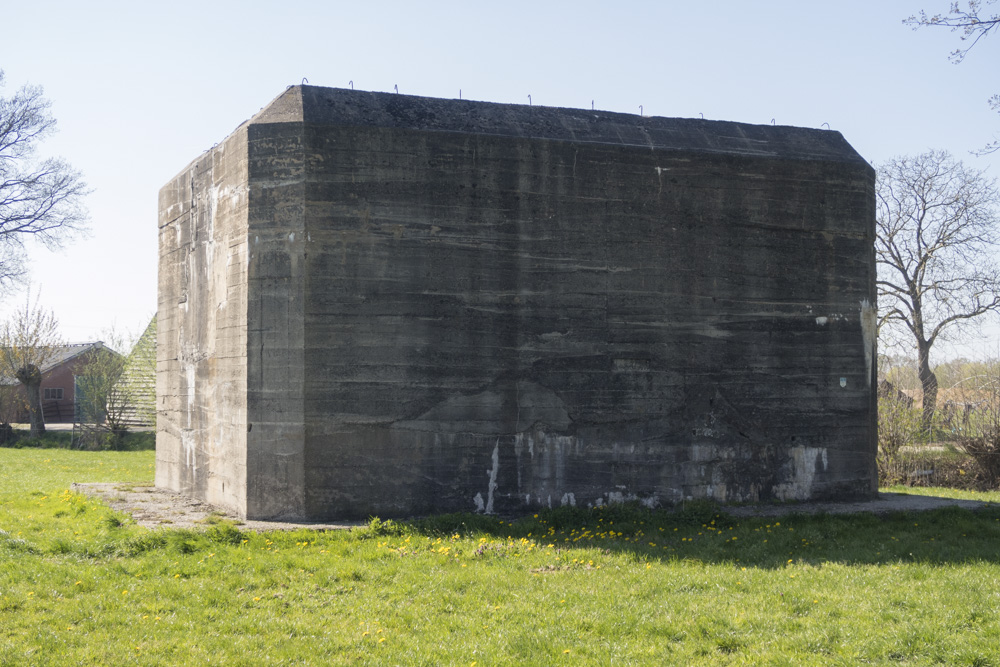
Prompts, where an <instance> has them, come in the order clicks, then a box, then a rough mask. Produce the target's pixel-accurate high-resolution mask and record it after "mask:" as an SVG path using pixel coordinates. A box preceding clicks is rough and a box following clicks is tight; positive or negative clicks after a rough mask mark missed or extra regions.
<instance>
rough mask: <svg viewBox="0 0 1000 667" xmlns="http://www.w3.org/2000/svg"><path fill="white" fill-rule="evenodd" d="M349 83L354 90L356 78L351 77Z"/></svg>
mask: <svg viewBox="0 0 1000 667" xmlns="http://www.w3.org/2000/svg"><path fill="white" fill-rule="evenodd" d="M347 83H349V84H350V85H351V90H354V79H351V80H350V81H348V82H347Z"/></svg>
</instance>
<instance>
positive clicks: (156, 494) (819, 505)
mask: <svg viewBox="0 0 1000 667" xmlns="http://www.w3.org/2000/svg"><path fill="white" fill-rule="evenodd" d="M72 490H73V491H74V492H76V493H83V494H85V495H87V496H91V497H94V498H98V499H100V500H102V501H104V502H105V503H107V504H108V505H109V506H110V507H111V509H113V510H115V511H116V512H123V513H126V514H129V515H130V516H131V517H132V518H133V519H134V520H135V522H136V523H137V524H138V525H140V526H142V527H144V528H198V527H202V528H204V527H207V526H208V525H210V524H211V522H212V520H213V518H220V519H228V520H230V521H233V522H235V523H237V524H238V525H239V526H240V527H241V528H242V529H244V530H252V531H256V532H263V531H268V530H299V529H302V528H306V529H310V530H342V529H347V528H353V527H357V526H362V525H364V522H354V523H351V522H342V523H290V522H282V521H248V520H243V519H240V518H239V517H236V516H234V515H232V514H227V513H226V512H225V511H223V510H221V509H219V508H218V507H214V506H213V505H209V504H208V503H203V502H200V501H198V500H195V499H193V498H189V497H187V496H184V495H182V494H179V493H176V492H174V491H170V490H168V489H162V488H157V487H154V486H143V485H139V484H128V483H91V484H73V486H72ZM942 507H961V508H964V509H970V510H979V509H985V508H989V507H993V508H1000V503H990V502H984V501H978V500H959V499H955V498H941V497H938V496H918V495H910V494H905V493H880V494H879V496H878V498H876V499H875V500H868V501H859V502H813V503H780V504H765V505H722V506H720V508H719V509H720V512H725V513H726V514H729V515H731V516H738V517H754V516H759V517H772V516H774V517H780V516H788V515H791V514H862V513H871V514H892V513H894V512H926V511H930V510H935V509H940V508H942Z"/></svg>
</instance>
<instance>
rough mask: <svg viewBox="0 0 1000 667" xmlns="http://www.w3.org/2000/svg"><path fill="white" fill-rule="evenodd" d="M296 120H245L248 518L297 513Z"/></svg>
mask: <svg viewBox="0 0 1000 667" xmlns="http://www.w3.org/2000/svg"><path fill="white" fill-rule="evenodd" d="M302 137H303V127H302V124H301V123H294V122H281V123H251V124H250V126H249V129H248V139H249V149H248V150H249V156H250V168H249V178H250V211H249V221H250V231H249V239H248V242H249V264H248V282H249V290H250V298H249V302H248V310H247V340H248V345H247V407H248V412H249V415H250V418H249V423H247V425H246V426H247V432H246V434H245V437H246V446H247V452H246V456H247V515H248V516H250V517H251V518H255V519H300V518H303V517H304V515H305V509H304V493H305V488H304V469H303V465H304V456H303V449H304V438H305V436H304V420H303V391H304V382H305V380H304V371H303V327H304V315H303V294H304V292H305V289H306V285H307V282H308V280H309V276H308V275H307V274H306V271H305V261H306V249H307V247H309V248H310V249H311V248H313V247H314V246H313V245H310V243H309V240H308V238H307V234H306V232H305V223H304V212H303V211H304V208H305V205H306V193H305V185H304V183H305V173H304V148H303V138H302Z"/></svg>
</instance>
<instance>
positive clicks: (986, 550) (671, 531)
mask: <svg viewBox="0 0 1000 667" xmlns="http://www.w3.org/2000/svg"><path fill="white" fill-rule="evenodd" d="M366 531H367V534H368V535H370V536H371V537H378V536H389V535H404V534H411V533H416V534H420V535H428V536H442V535H454V534H459V535H462V536H476V535H483V536H488V537H489V538H490V539H491V540H508V539H509V540H520V539H522V538H524V539H527V540H533V541H535V542H536V543H538V545H539V546H540V547H543V548H552V549H555V550H557V551H565V550H569V549H598V550H601V551H604V552H607V553H629V554H631V555H632V556H634V557H635V558H636V559H637V560H690V561H697V562H705V563H733V564H738V565H741V566H753V567H759V568H779V567H785V566H786V565H788V564H789V563H807V564H811V565H813V566H817V567H818V566H822V565H823V564H824V563H841V564H849V565H859V564H862V565H863V564H871V565H883V564H886V563H899V562H920V563H928V564H935V565H940V564H958V563H968V562H991V563H1000V549H998V548H997V545H998V544H1000V508H995V507H989V508H985V509H981V510H969V509H963V508H958V507H944V508H941V509H936V510H930V511H921V512H912V513H910V512H896V513H892V514H887V515H875V514H871V513H860V514H837V515H834V514H809V515H807V514H789V515H786V516H783V517H734V516H731V515H729V514H727V513H726V512H725V511H724V508H721V507H719V506H716V505H714V504H711V503H704V502H697V503H689V504H687V505H685V506H682V507H680V508H678V509H676V510H673V511H671V510H649V509H646V508H644V507H641V506H638V505H631V504H624V505H610V506H605V507H603V508H595V509H580V508H575V507H562V508H558V509H552V510H543V511H540V512H539V513H538V514H537V515H535V516H532V517H524V518H521V519H517V520H514V521H507V520H504V519H500V518H496V517H489V516H483V515H477V514H450V515H444V516H436V517H429V518H424V519H418V520H412V521H404V522H399V523H396V522H390V521H386V522H382V521H379V520H377V519H375V520H373V521H372V522H371V524H369V526H368V527H366V528H363V529H360V534H361V535H364V534H366ZM548 545H552V546H551V547H549V546H548Z"/></svg>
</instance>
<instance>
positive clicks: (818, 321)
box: [816, 316, 830, 327]
mask: <svg viewBox="0 0 1000 667" xmlns="http://www.w3.org/2000/svg"><path fill="white" fill-rule="evenodd" d="M829 321H830V320H829V318H826V317H822V316H821V317H817V318H816V324H818V325H820V326H821V327H825V326H826V323H827V322H829Z"/></svg>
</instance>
